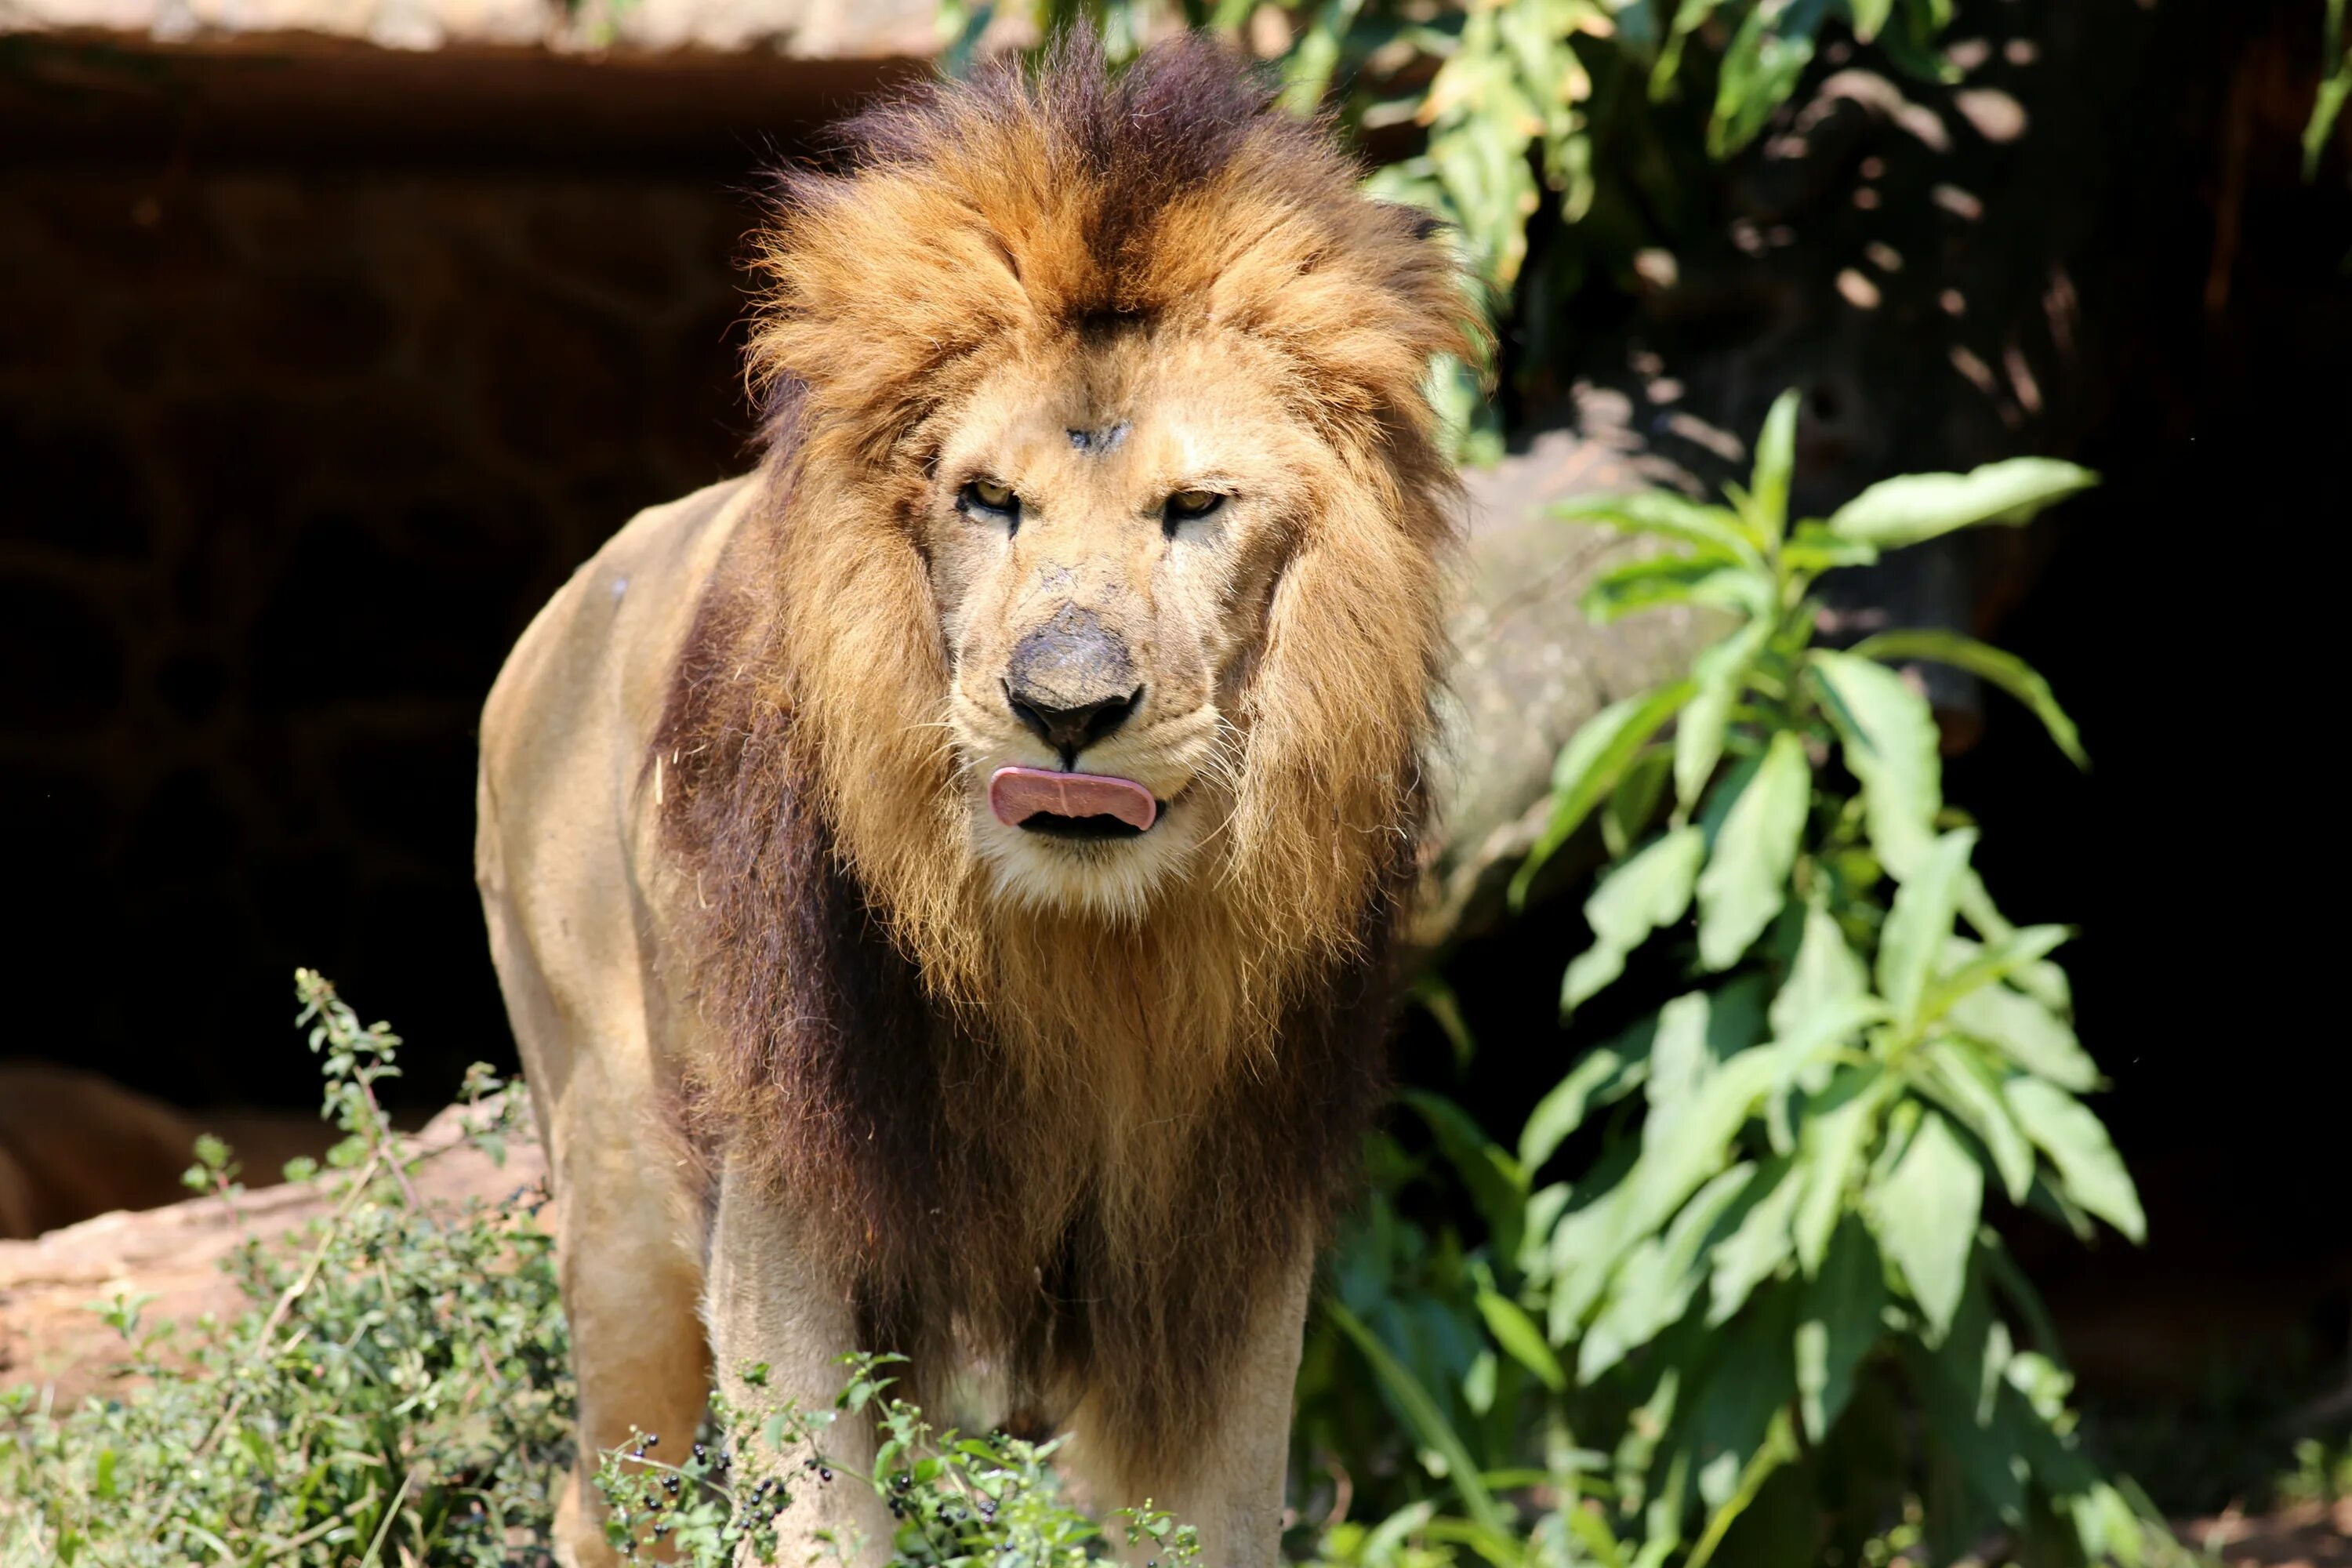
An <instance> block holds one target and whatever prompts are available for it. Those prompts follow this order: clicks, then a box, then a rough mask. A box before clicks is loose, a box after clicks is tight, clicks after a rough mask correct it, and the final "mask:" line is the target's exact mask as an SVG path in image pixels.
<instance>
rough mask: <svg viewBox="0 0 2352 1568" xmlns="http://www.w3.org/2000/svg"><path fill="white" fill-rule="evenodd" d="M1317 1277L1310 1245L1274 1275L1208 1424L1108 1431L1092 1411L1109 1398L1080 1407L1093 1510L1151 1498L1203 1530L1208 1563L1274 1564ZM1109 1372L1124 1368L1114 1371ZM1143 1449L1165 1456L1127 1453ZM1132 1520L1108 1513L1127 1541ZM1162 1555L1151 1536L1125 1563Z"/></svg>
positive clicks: (1078, 1432) (1123, 1553)
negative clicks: (1160, 1431)
mask: <svg viewBox="0 0 2352 1568" xmlns="http://www.w3.org/2000/svg"><path fill="white" fill-rule="evenodd" d="M1314 1279H1315V1257H1314V1252H1313V1250H1312V1249H1311V1248H1304V1247H1303V1248H1301V1249H1300V1251H1299V1254H1298V1255H1297V1257H1296V1258H1293V1259H1292V1260H1291V1261H1290V1262H1288V1263H1287V1264H1286V1265H1285V1266H1284V1267H1283V1268H1281V1269H1280V1270H1278V1271H1276V1273H1274V1274H1273V1275H1271V1276H1269V1277H1268V1278H1267V1279H1265V1283H1264V1286H1263V1288H1262V1289H1261V1291H1260V1293H1259V1295H1258V1299H1257V1301H1256V1303H1255V1307H1254V1308H1253V1309H1252V1310H1251V1315H1250V1322H1249V1325H1248V1327H1247V1329H1246V1331H1245V1332H1244V1335H1243V1337H1242V1340H1241V1342H1240V1343H1239V1345H1238V1346H1237V1347H1236V1349H1235V1351H1234V1356H1233V1359H1232V1362H1231V1363H1230V1364H1229V1365H1228V1366H1227V1367H1226V1368H1225V1369H1224V1375H1223V1380H1222V1381H1223V1397H1222V1398H1221V1399H1220V1401H1219V1402H1218V1405H1217V1406H1216V1408H1217V1414H1216V1415H1215V1416H1213V1418H1212V1419H1211V1421H1210V1422H1209V1424H1208V1426H1207V1427H1206V1428H1205V1429H1203V1430H1202V1431H1198V1432H1186V1433H1175V1434H1169V1435H1165V1436H1161V1435H1154V1434H1126V1433H1117V1432H1107V1431H1103V1430H1101V1429H1099V1426H1098V1425H1097V1422H1096V1420H1095V1419H1093V1415H1092V1412H1093V1411H1094V1410H1095V1409H1097V1408H1099V1407H1100V1405H1101V1404H1102V1403H1103V1402H1098V1401H1094V1400H1089V1401H1088V1402H1087V1405H1084V1406H1082V1407H1081V1408H1080V1410H1079V1413H1078V1415H1077V1417H1076V1420H1074V1421H1073V1423H1072V1438H1071V1444H1070V1449H1069V1457H1068V1462H1069V1465H1070V1468H1072V1470H1073V1471H1075V1472H1076V1479H1078V1481H1079V1483H1080V1484H1081V1486H1082V1487H1083V1489H1084V1491H1085V1494H1086V1496H1087V1501H1088V1503H1089V1504H1090V1505H1091V1506H1092V1507H1094V1508H1097V1509H1102V1510H1109V1509H1118V1508H1135V1507H1140V1506H1141V1505H1142V1504H1143V1503H1144V1502H1145V1501H1146V1500H1149V1501H1150V1503H1151V1505H1152V1506H1153V1507H1154V1508H1155V1509H1158V1510H1160V1511H1162V1512H1165V1513H1170V1514H1172V1515H1174V1516H1175V1518H1176V1520H1177V1521H1178V1522H1180V1523H1182V1524H1189V1525H1192V1526H1193V1527H1194V1528H1195V1529H1197V1530H1198V1531H1200V1533H1201V1563H1202V1568H1272V1565H1273V1564H1274V1563H1275V1562H1276V1558H1277V1556H1278V1554H1279V1552H1280V1549H1281V1538H1282V1508H1283V1479H1284V1473H1285V1471H1286V1468H1287V1466H1288V1460H1289V1451H1290V1414H1291V1397H1292V1394H1293V1391H1294V1389H1295V1387H1296V1385H1297V1381H1298V1355H1299V1348H1300V1342H1301V1340H1302V1338H1303V1337H1304V1335H1305V1332H1306V1325H1307V1298H1308V1296H1309V1294H1310V1293H1311V1291H1312V1289H1313V1286H1314ZM1102 1375H1104V1376H1107V1377H1117V1376H1119V1375H1121V1373H1120V1371H1119V1369H1117V1368H1107V1369H1105V1370H1104V1372H1103V1373H1102ZM1130 1375H1131V1374H1130ZM1109 1403H1112V1404H1114V1405H1115V1403H1116V1402H1115V1401H1114V1402H1109ZM1138 1438H1140V1439H1142V1440H1141V1441H1138V1440H1137V1439H1138ZM1135 1453H1151V1454H1159V1455H1161V1456H1164V1457H1163V1458H1158V1459H1151V1460H1143V1461H1137V1460H1132V1459H1129V1458H1124V1457H1123V1456H1126V1455H1129V1454H1135ZM1124 1522H1125V1521H1120V1520H1117V1519H1109V1518H1106V1519H1105V1520H1104V1521H1103V1528H1104V1530H1105V1531H1107V1532H1108V1534H1109V1535H1110V1536H1111V1538H1112V1539H1113V1540H1114V1541H1115V1542H1117V1541H1122V1540H1123V1536H1124V1531H1123V1525H1124ZM1158 1556H1160V1552H1157V1551H1156V1550H1154V1547H1153V1543H1152V1542H1150V1541H1145V1542H1141V1543H1140V1544H1139V1546H1136V1547H1133V1548H1128V1547H1125V1546H1123V1545H1122V1547H1121V1549H1120V1551H1119V1557H1120V1559H1121V1560H1122V1561H1125V1562H1131V1563H1137V1564H1140V1563H1145V1562H1147V1561H1150V1560H1151V1559H1152V1558H1155V1557H1158Z"/></svg>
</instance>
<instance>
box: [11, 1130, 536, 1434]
mask: <svg viewBox="0 0 2352 1568" xmlns="http://www.w3.org/2000/svg"><path fill="white" fill-rule="evenodd" d="M486 1114H488V1107H487V1106H486V1107H485V1108H483V1109H473V1108H467V1107H463V1106H452V1107H450V1108H449V1109H448V1110H444V1111H443V1112H441V1114H439V1115H438V1116H436V1117H435V1118H434V1119H433V1120H432V1121H429V1122H427V1123H425V1126H424V1127H423V1128H422V1129H421V1130H420V1131H417V1132H416V1133H415V1134H414V1135H411V1136H409V1137H407V1138H406V1139H404V1142H405V1143H406V1144H407V1146H408V1148H409V1150H410V1152H411V1153H412V1155H413V1156H414V1157H415V1158H416V1159H417V1160H419V1161H421V1163H418V1164H416V1165H415V1167H414V1168H413V1169H412V1171H411V1173H410V1182H411V1184H413V1185H414V1186H415V1190H416V1194H417V1195H418V1197H419V1198H420V1199H422V1200H423V1201H424V1202H425V1203H426V1204H427V1205H451V1206H455V1205H461V1204H463V1203H464V1202H465V1201H466V1200H467V1199H468V1198H482V1199H485V1200H496V1199H499V1198H504V1197H506V1196H508V1195H509V1194H512V1193H514V1192H516V1191H517V1190H519V1189H522V1188H528V1187H531V1186H534V1185H537V1184H540V1183H541V1182H543V1181H544V1180H545V1179H546V1173H547V1166H546V1162H545V1161H544V1160H543V1159H542V1158H541V1154H540V1150H539V1145H538V1142H537V1141H536V1140H535V1139H534V1138H532V1137H530V1136H529V1135H528V1133H527V1132H525V1133H518V1134H516V1135H514V1136H512V1137H510V1138H509V1142H508V1144H507V1157H506V1163H504V1164H503V1165H500V1164H499V1163H496V1162H494V1161H492V1160H491V1159H490V1157H489V1156H488V1154H486V1153H484V1152H482V1151H481V1150H479V1149H478V1148H477V1147H475V1146H474V1145H473V1144H472V1143H470V1142H467V1139H466V1136H465V1131H466V1129H467V1126H468V1125H469V1124H471V1123H473V1122H475V1121H478V1120H480V1119H481V1118H483V1117H484V1116H485V1115H486ZM7 1179H8V1178H7V1171H6V1167H5V1164H0V1214H5V1205H6V1203H7V1196H6V1193H7V1187H6V1183H7ZM329 1213H331V1202H330V1200H329V1198H328V1196H327V1195H326V1194H325V1193H324V1192H323V1191H322V1190H321V1187H320V1184H319V1183H317V1182H289V1183H286V1184H282V1185H279V1186H276V1187H271V1188H268V1189H267V1190H265V1191H261V1192H247V1193H245V1194H242V1195H240V1196H238V1197H236V1198H235V1199H234V1200H232V1199H227V1198H222V1197H217V1196H215V1197H201V1198H193V1199H190V1200H188V1201H186V1202H184V1203H176V1204H173V1205H169V1206H167V1207H163V1208H158V1209H149V1210H147V1211H145V1212H143V1213H116V1214H108V1215H100V1216H99V1217H98V1218H96V1219H91V1220H85V1221H83V1222H82V1223H81V1224H79V1225H73V1226H67V1227H66V1228H65V1229H63V1230H54V1231H51V1232H49V1233H48V1234H47V1235H46V1236H44V1237H40V1238H39V1239H38V1240H35V1241H0V1385H14V1384H20V1383H26V1382H31V1383H36V1384H46V1385H47V1386H48V1387H50V1388H52V1389H53V1390H54V1391H55V1396H56V1397H57V1398H58V1400H59V1401H61V1402H65V1401H71V1400H74V1399H79V1398H80V1397H81V1396H82V1395H84V1394H89V1393H91V1392H93V1391H95V1390H102V1389H105V1388H107V1387H110V1386H111V1384H112V1382H113V1372H112V1368H113V1365H114V1363H116V1361H117V1360H118V1359H119V1357H120V1354H121V1340H120V1339H119V1338H118V1337H117V1335H116V1334H115V1332H114V1331H113V1330H112V1329H110V1328H108V1327H107V1326H106V1325H105V1324H104V1323H102V1322H100V1321H99V1318H98V1316H97V1314H96V1313H94V1312H92V1311H91V1310H89V1309H90V1308H91V1306H92V1305H93V1304H97V1303H103V1302H106V1301H109V1300H112V1299H113V1298H114V1297H115V1296H117V1295H119V1294H120V1295H127V1294H132V1293H138V1294H144V1295H152V1297H153V1298H154V1300H153V1301H152V1303H150V1304H149V1306H148V1308H147V1311H146V1318H147V1320H148V1321H158V1322H160V1321H178V1322H191V1321H194V1320H195V1319H196V1318H198V1317H200V1316H203V1315H204V1314H206V1313H211V1314H213V1315H215V1316H216V1317H220V1318H223V1319H226V1318H228V1317H231V1316H233V1315H234V1314H235V1313H236V1312H237V1311H238V1310H241V1309H242V1308H243V1307H244V1306H245V1305H246V1304H247V1303H246V1300H245V1297H244V1294H243V1292H242V1291H240V1290H239V1289H238V1288H237V1286H236V1281H235V1280H233V1279H230V1278H229V1276H228V1275H227V1274H226V1273H224V1272H223V1271H222V1268H221V1265H222V1262H223V1260H224V1259H226V1258H227V1257H228V1255H229V1253H230V1251H231V1250H232V1249H233V1248H235V1247H236V1246H237V1244H238V1243H240V1242H242V1241H243V1240H245V1239H246V1238H247V1237H258V1238H261V1239H263V1240H268V1239H272V1238H276V1237H284V1236H286V1235H288V1234H289V1232H292V1231H295V1230H298V1229H299V1228H300V1227H301V1226H305V1225H307V1224H309V1223H310V1221H312V1220H317V1219H322V1218H324V1217H326V1215H328V1214H329ZM544 1217H545V1216H542V1218H544Z"/></svg>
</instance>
